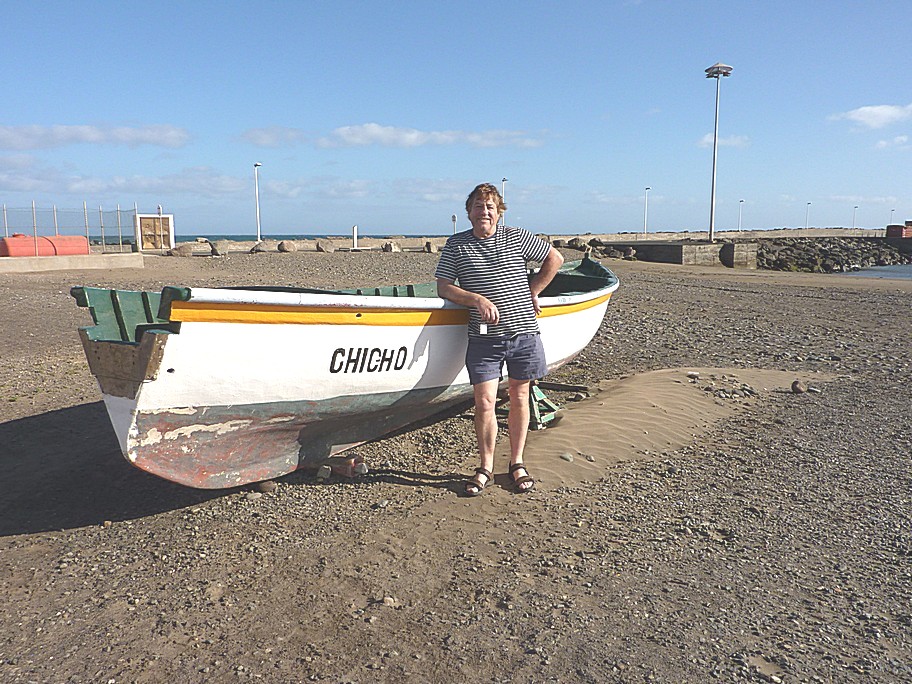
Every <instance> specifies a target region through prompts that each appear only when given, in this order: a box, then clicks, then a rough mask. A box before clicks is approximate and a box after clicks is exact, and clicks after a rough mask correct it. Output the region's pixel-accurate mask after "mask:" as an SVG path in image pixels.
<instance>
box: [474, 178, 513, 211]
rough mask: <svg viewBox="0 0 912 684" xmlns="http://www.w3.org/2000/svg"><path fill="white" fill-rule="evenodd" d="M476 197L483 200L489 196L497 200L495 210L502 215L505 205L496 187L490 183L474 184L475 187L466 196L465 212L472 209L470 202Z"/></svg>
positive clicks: (505, 208)
mask: <svg viewBox="0 0 912 684" xmlns="http://www.w3.org/2000/svg"><path fill="white" fill-rule="evenodd" d="M478 197H481V198H482V199H483V200H487V199H488V198H489V197H490V198H494V200H495V201H496V202H497V211H498V213H499V214H500V215H501V216H503V213H504V212H505V211H506V210H507V205H506V204H504V201H503V197H501V196H500V192H498V190H497V187H496V186H494V185H492V184H491V183H481V184H480V185H476V186H475V189H474V190H472V192H470V193H469V196H468V197H466V204H465V206H466V214H468V213H470V212H471V211H472V203H473V202H474V201H475V200H476V199H477V198H478Z"/></svg>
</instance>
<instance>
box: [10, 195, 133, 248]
mask: <svg viewBox="0 0 912 684" xmlns="http://www.w3.org/2000/svg"><path fill="white" fill-rule="evenodd" d="M137 211H138V210H137V208H136V207H135V206H134V207H133V208H132V209H121V208H120V206H119V205H118V206H117V208H116V209H104V208H103V207H98V209H97V210H92V209H89V207H88V204H87V203H83V205H82V208H81V209H59V208H57V207H56V206H52V207H50V208H48V207H38V206H37V205H36V204H35V203H34V202H32V206H31V207H7V206H6V205H5V204H4V205H3V236H4V237H10V236H11V235H13V234H16V233H21V234H23V235H29V236H35V237H39V236H41V237H46V236H51V235H54V236H57V235H84V236H85V237H86V239H87V240H88V241H89V244H90V245H95V246H98V247H99V248H100V249H101V251H103V252H124V251H127V252H128V251H130V250H132V249H133V243H134V242H135V239H134V235H135V229H134V217H135V216H136V214H137Z"/></svg>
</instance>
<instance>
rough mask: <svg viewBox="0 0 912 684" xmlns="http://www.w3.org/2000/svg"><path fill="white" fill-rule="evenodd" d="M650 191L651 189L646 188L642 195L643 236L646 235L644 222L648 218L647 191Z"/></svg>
mask: <svg viewBox="0 0 912 684" xmlns="http://www.w3.org/2000/svg"><path fill="white" fill-rule="evenodd" d="M650 190H652V188H650V187H647V188H646V192H645V193H643V234H644V235H645V234H646V227H647V225H648V224H647V223H646V220H647V218H648V217H649V191H650Z"/></svg>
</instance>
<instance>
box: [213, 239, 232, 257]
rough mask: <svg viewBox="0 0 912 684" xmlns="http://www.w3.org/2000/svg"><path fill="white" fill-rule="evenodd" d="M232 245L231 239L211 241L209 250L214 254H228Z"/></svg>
mask: <svg viewBox="0 0 912 684" xmlns="http://www.w3.org/2000/svg"><path fill="white" fill-rule="evenodd" d="M230 246H231V242H230V241H229V240H216V241H215V242H210V243H209V251H210V252H211V253H212V256H228V248H229V247H230Z"/></svg>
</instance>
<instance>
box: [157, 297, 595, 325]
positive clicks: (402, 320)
mask: <svg viewBox="0 0 912 684" xmlns="http://www.w3.org/2000/svg"><path fill="white" fill-rule="evenodd" d="M610 298H611V293H608V294H606V295H602V296H601V297H596V298H595V299H590V300H588V301H585V302H579V303H575V304H558V305H556V306H547V307H545V308H544V309H542V313H541V316H542V317H546V316H560V315H564V314H569V313H574V312H576V311H583V310H584V309H589V308H591V307H593V306H598V305H599V304H601V303H602V302H605V301H607V300H609V299H610ZM171 320H172V321H180V322H184V323H261V324H298V325H376V326H393V325H401V326H425V325H465V324H466V322H467V321H468V311H467V310H466V309H434V310H420V309H419V310H415V309H369V308H363V309H353V308H351V307H326V306H319V307H302V306H281V305H275V304H235V303H216V302H179V301H174V302H172V303H171Z"/></svg>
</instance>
